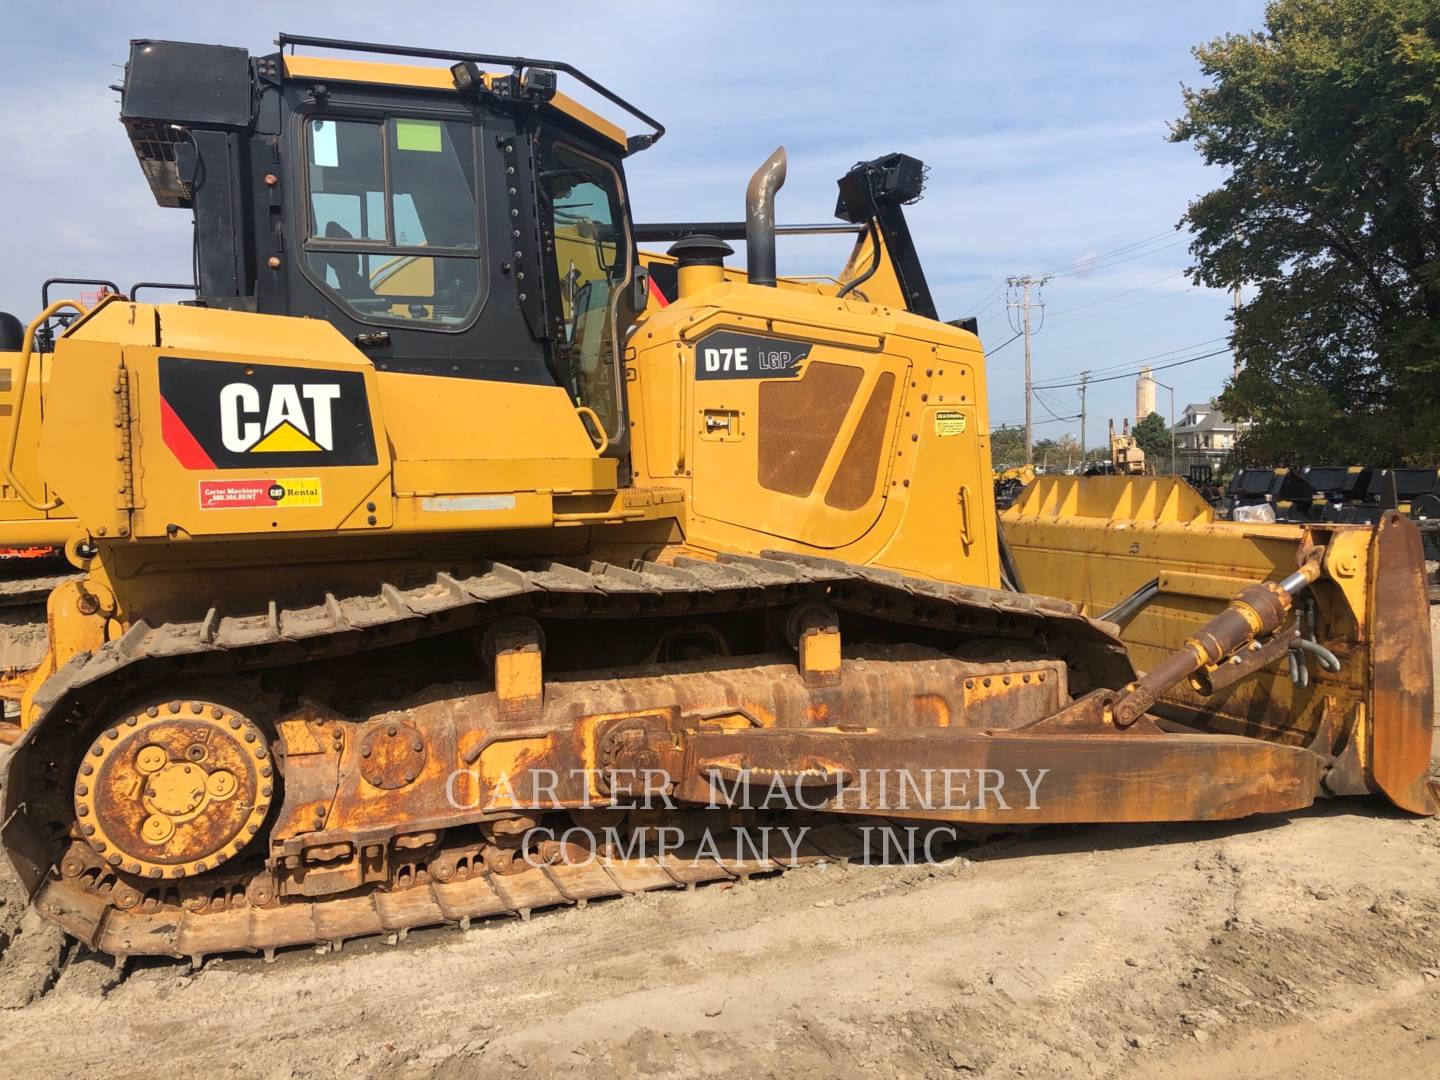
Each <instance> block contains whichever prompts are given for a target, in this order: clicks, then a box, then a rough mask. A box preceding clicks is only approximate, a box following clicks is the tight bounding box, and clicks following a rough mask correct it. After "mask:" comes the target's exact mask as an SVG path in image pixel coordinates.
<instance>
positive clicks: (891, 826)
mask: <svg viewBox="0 0 1440 1080" xmlns="http://www.w3.org/2000/svg"><path fill="white" fill-rule="evenodd" d="M914 828H915V827H914V826H908V825H901V824H897V823H891V822H885V821H874V822H865V823H863V824H858V825H848V824H842V823H840V822H836V823H834V824H830V825H826V826H823V827H820V828H813V829H811V830H810V832H809V833H807V834H806V835H807V841H806V842H805V843H803V844H799V845H796V847H795V849H794V850H792V849H791V848H790V847H789V846H788V845H785V846H780V847H778V848H776V849H775V851H774V852H773V853H771V854H769V855H768V856H767V857H765V858H755V857H754V853H753V852H751V851H747V850H744V849H740V848H737V847H735V846H733V845H731V846H730V849H729V850H725V849H724V848H721V849H705V850H702V849H701V848H700V847H699V846H698V845H696V844H686V845H683V846H680V847H678V848H676V849H675V850H673V851H670V852H669V853H668V854H667V855H666V857H664V858H660V857H657V856H656V855H653V854H647V855H625V854H623V853H613V854H606V855H604V857H603V858H602V857H596V858H594V859H593V860H592V861H590V862H589V863H588V864H580V863H579V862H575V863H572V864H569V865H567V864H566V863H564V862H563V861H557V862H555V863H551V864H543V863H538V864H536V865H529V864H523V863H522V864H520V869H519V871H518V872H517V873H511V874H497V873H493V872H491V871H489V870H487V869H486V868H485V867H484V866H483V865H480V864H477V863H473V862H467V861H466V860H465V859H463V858H459V859H457V858H456V855H455V853H453V852H449V851H443V850H442V851H440V852H437V853H436V855H435V857H434V859H433V860H432V862H431V863H430V864H429V867H428V868H426V869H425V870H424V871H422V872H421V873H420V874H418V875H417V876H416V877H415V878H414V879H413V880H412V881H411V882H410V883H408V884H406V885H404V886H402V887H397V888H391V889H387V890H385V891H376V892H371V893H369V894H368V895H364V896H357V897H352V898H347V899H344V900H334V899H326V900H320V901H316V900H309V899H294V900H289V901H286V902H283V903H278V904H277V903H274V902H273V901H269V900H267V901H266V902H264V903H259V904H257V903H254V902H252V901H251V900H249V899H247V898H246V897H245V896H244V894H243V893H240V894H232V895H224V896H222V897H220V898H213V897H212V898H207V900H206V901H205V902H204V903H203V904H202V903H191V904H188V905H186V904H181V903H178V902H175V901H174V900H165V899H162V898H156V897H150V898H140V899H137V900H136V902H135V903H133V904H130V905H128V906H126V907H120V906H117V905H115V904H113V903H111V902H110V901H109V899H108V898H107V896H106V895H104V894H103V893H102V892H100V891H98V890H97V889H96V888H95V887H93V885H92V884H91V883H90V879H88V878H87V876H86V874H85V873H84V872H83V871H82V870H80V869H79V868H78V867H77V868H76V871H75V872H74V873H73V874H68V875H64V876H61V877H59V878H55V879H52V880H50V881H47V882H46V884H45V886H44V887H43V889H42V890H41V892H40V893H39V895H38V896H37V897H36V899H35V904H36V907H37V909H38V910H40V911H41V913H42V914H44V915H45V916H46V918H48V919H50V920H51V921H53V922H55V923H57V924H58V925H60V926H62V927H63V928H64V929H65V930H66V931H67V932H69V933H70V934H71V935H73V936H74V937H76V938H77V939H79V940H80V941H82V942H84V943H86V944H87V945H88V946H90V947H92V948H95V949H98V950H100V951H102V952H106V953H110V954H111V955H113V956H171V957H189V958H190V959H191V960H192V961H194V962H198V961H201V960H203V959H204V958H205V957H206V956H209V955H212V954H216V953H234V952H251V953H257V952H258V953H263V954H264V955H265V956H266V957H267V958H272V957H273V956H274V954H275V952H276V950H278V949H284V948H288V947H292V946H305V945H315V944H321V945H328V946H330V947H331V948H334V949H339V948H340V947H342V946H343V944H344V943H345V942H346V941H349V940H353V939H355V938H361V937H367V936H374V935H386V936H387V937H388V938H389V940H390V941H392V942H394V941H397V940H399V939H401V938H403V937H404V936H405V935H406V933H407V932H408V931H409V930H412V929H416V928H419V927H424V926H435V925H442V924H451V925H458V926H461V927H467V926H469V925H470V923H471V921H472V920H475V919H486V918H496V917H500V918H504V917H517V916H518V917H520V918H529V916H530V914H531V912H532V911H537V910H541V909H543V908H547V907H558V906H565V905H575V906H580V907H583V906H585V904H587V903H588V902H589V901H591V900H595V899H603V898H607V897H618V896H626V895H632V894H635V893H641V892H651V891H655V890H658V889H685V888H691V887H694V886H695V885H697V884H705V883H708V882H733V881H736V880H745V879H748V878H749V877H750V876H751V875H754V874H772V873H776V872H779V871H783V870H786V869H790V868H792V867H797V866H810V865H815V864H818V863H836V864H843V863H846V862H850V861H852V860H853V861H859V860H864V859H866V858H867V857H869V858H874V857H875V856H876V855H877V854H883V853H885V852H887V851H905V850H908V849H912V848H913V849H917V850H918V847H917V845H916V843H915V835H916V834H915V832H910V833H908V834H907V831H906V830H907V829H912V830H913V829H914ZM920 835H921V837H922V839H929V833H928V831H925V830H923V829H922V830H920ZM956 843H957V839H956V837H955V836H954V835H953V834H941V835H938V836H937V837H936V839H935V843H934V844H933V846H932V847H931V851H932V853H933V854H937V855H939V854H946V853H949V852H950V851H953V850H954V848H955V846H956ZM442 867H443V869H441V868H442ZM432 870H434V871H436V872H435V873H432V872H431V871H432ZM442 876H443V880H442Z"/></svg>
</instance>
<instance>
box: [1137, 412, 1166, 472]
mask: <svg viewBox="0 0 1440 1080" xmlns="http://www.w3.org/2000/svg"><path fill="white" fill-rule="evenodd" d="M1131 433H1132V434H1133V435H1134V436H1135V441H1136V442H1137V443H1139V444H1140V449H1141V450H1144V451H1145V464H1146V465H1147V466H1149V467H1150V468H1151V469H1153V470H1154V471H1155V472H1157V473H1168V472H1169V471H1170V429H1169V428H1168V427H1166V426H1165V418H1164V417H1163V416H1161V415H1160V414H1159V413H1158V412H1152V413H1150V414H1149V415H1148V416H1146V417H1145V419H1143V420H1141V421H1140V422H1139V423H1138V424H1136V425H1135V427H1134V428H1133V429H1132V431H1131Z"/></svg>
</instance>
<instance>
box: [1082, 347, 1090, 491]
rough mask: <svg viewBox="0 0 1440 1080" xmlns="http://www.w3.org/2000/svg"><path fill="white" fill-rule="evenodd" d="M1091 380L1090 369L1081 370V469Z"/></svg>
mask: <svg viewBox="0 0 1440 1080" xmlns="http://www.w3.org/2000/svg"><path fill="white" fill-rule="evenodd" d="M1089 381H1090V371H1089V369H1088V368H1087V369H1086V370H1084V371H1082V372H1080V471H1081V472H1084V471H1085V384H1086V383H1087V382H1089Z"/></svg>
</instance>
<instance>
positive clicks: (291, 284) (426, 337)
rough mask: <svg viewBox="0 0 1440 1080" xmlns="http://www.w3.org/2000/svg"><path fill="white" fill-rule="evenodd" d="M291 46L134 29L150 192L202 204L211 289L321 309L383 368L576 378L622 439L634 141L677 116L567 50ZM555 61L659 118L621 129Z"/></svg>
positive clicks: (581, 394)
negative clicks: (638, 130) (577, 61)
mask: <svg viewBox="0 0 1440 1080" xmlns="http://www.w3.org/2000/svg"><path fill="white" fill-rule="evenodd" d="M278 44H279V46H280V51H279V52H277V53H274V54H271V55H268V56H262V57H252V56H250V54H249V53H248V52H247V51H246V50H244V49H236V48H228V47H221V46H212V45H196V44H189V43H182V42H167V41H135V42H132V43H131V52H130V61H129V64H128V65H127V66H126V72H125V82H124V86H123V88H122V91H123V97H122V107H121V119H122V120H123V122H124V123H125V126H126V128H127V130H128V132H129V134H130V138H131V141H132V143H133V144H134V147H135V151H136V154H137V156H138V157H139V159H140V163H141V167H142V168H143V169H144V171H145V174H146V177H147V179H148V180H149V182H150V186H151V190H152V191H153V192H154V194H155V198H156V200H157V202H159V204H160V205H162V206H174V207H184V208H188V209H191V210H192V211H193V212H194V215H195V245H196V269H197V285H198V290H197V291H198V298H199V302H200V303H203V304H205V305H208V306H211V307H219V308H231V309H238V310H246V311H258V312H261V313H265V314H277V315H292V316H301V317H310V318H319V319H324V320H326V321H327V322H329V323H331V324H332V325H333V326H335V327H336V328H337V329H338V330H339V331H340V332H341V333H342V334H344V335H345V336H346V337H347V338H349V339H350V340H351V341H353V342H354V343H355V344H356V346H357V347H358V348H360V349H361V350H362V351H363V352H364V353H365V354H366V355H367V356H369V357H370V358H371V360H372V361H373V362H374V363H375V366H376V368H377V369H378V370H380V371H390V372H399V373H406V374H413V375H424V376H434V377H439V378H460V379H484V380H491V381H499V382H513V383H529V384H539V385H560V386H563V387H565V388H566V389H567V390H568V391H569V393H570V394H571V396H572V397H573V398H574V400H575V403H576V404H577V406H582V407H583V408H582V414H584V413H590V414H593V415H590V416H588V417H587V424H588V425H589V426H590V427H591V428H592V432H591V433H592V437H595V438H596V440H597V442H608V444H609V447H608V449H607V451H606V453H607V455H611V456H618V457H623V456H624V454H625V453H626V438H625V433H626V430H627V428H628V424H627V423H626V422H625V419H624V400H623V394H622V392H621V388H622V387H623V379H622V378H621V369H620V363H621V356H620V345H622V344H623V340H624V334H625V331H626V330H627V329H628V328H629V326H630V325H631V324H632V323H633V322H634V320H635V318H636V316H637V314H638V312H639V310H640V308H642V307H643V306H644V302H645V296H646V288H645V283H644V281H643V280H642V278H643V271H640V270H638V262H637V258H636V252H635V244H634V239H633V230H632V228H631V223H630V213H629V205H628V199H627V195H626V190H625V180H624V171H623V159H624V158H625V156H626V155H628V154H630V153H633V152H635V151H637V150H640V149H643V148H644V147H646V146H648V145H650V144H651V143H653V142H654V141H655V139H657V138H659V136H660V135H661V134H663V130H664V129H663V128H662V127H661V126H660V125H659V124H657V123H655V122H654V121H653V120H651V119H650V118H649V117H647V116H646V115H645V114H643V113H641V112H639V110H637V109H635V108H634V107H633V106H630V105H629V104H628V103H626V102H624V101H623V100H622V99H621V98H619V97H617V96H616V95H614V94H613V93H611V92H610V91H608V90H606V89H605V88H604V87H602V86H600V85H599V84H597V83H595V82H594V81H593V80H590V79H589V78H588V77H586V76H585V75H583V73H581V72H578V71H576V70H575V69H573V68H571V67H570V66H569V65H566V64H562V63H556V62H550V61H533V60H527V59H524V58H521V57H495V56H483V55H477V54H462V53H449V52H440V51H435V50H423V49H422V50H410V49H400V48H396V47H392V46H382V45H371V44H363V43H352V42H339V41H332V40H329V39H316V38H295V37H287V36H283V35H282V36H281V38H280V39H279V41H278ZM297 46H299V47H307V48H321V49H325V50H329V51H332V52H335V51H340V52H357V53H372V54H401V55H404V56H407V57H418V58H422V59H430V60H442V61H446V62H447V63H450V65H451V66H449V67H444V66H435V65H423V64H410V63H404V64H401V63H374V62H370V61H361V60H356V59H350V58H333V57H329V56H313V55H300V54H297V53H296V52H295V48H296V47H297ZM287 49H288V50H289V51H288V52H287ZM497 65H498V67H499V68H500V69H501V70H500V72H499V73H495V72H494V71H493V70H485V69H486V68H492V69H493V68H494V67H495V66H497ZM560 71H563V72H565V73H567V74H569V75H570V76H572V77H574V78H575V79H577V80H578V81H579V82H581V83H582V84H583V85H585V86H587V87H589V88H590V89H591V90H592V91H594V92H596V93H597V94H598V95H599V96H600V97H602V98H604V99H606V100H607V101H609V102H610V103H611V104H614V105H616V106H618V107H620V108H622V109H624V110H625V111H627V112H629V113H630V114H631V115H633V116H634V117H636V118H637V119H639V120H641V121H642V122H644V123H646V124H649V125H650V126H651V128H652V129H653V130H652V131H651V132H650V133H647V134H643V135H639V136H631V137H629V138H627V137H626V135H625V134H624V132H623V131H621V130H620V129H619V128H618V127H616V126H615V125H613V124H611V123H609V122H608V121H606V120H605V119H603V118H602V117H600V116H599V115H597V114H595V113H593V112H591V111H590V110H589V109H587V108H585V107H584V106H583V105H581V104H579V103H578V102H575V101H573V100H572V99H570V98H568V97H566V96H564V95H563V94H560V93H558V92H557V91H556V82H557V78H556V73H557V72H560ZM595 429H603V431H601V430H595Z"/></svg>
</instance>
